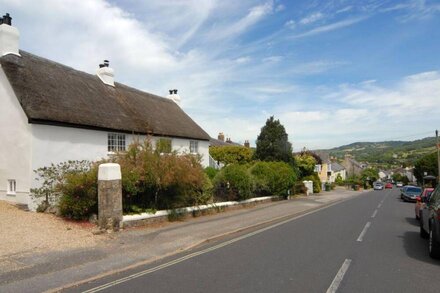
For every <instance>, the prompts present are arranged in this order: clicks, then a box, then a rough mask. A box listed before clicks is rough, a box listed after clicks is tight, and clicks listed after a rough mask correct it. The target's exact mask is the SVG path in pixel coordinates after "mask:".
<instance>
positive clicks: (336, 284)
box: [327, 259, 351, 293]
mask: <svg viewBox="0 0 440 293" xmlns="http://www.w3.org/2000/svg"><path fill="white" fill-rule="evenodd" d="M350 264H351V259H346V260H345V261H344V263H343V264H342V266H341V268H340V269H339V271H338V273H337V274H336V276H335V278H334V279H333V282H332V283H331V285H330V287H328V289H327V293H335V292H336V291H338V288H339V285H340V284H341V282H342V280H343V279H344V275H345V273H346V272H347V270H348V268H349V267H350Z"/></svg>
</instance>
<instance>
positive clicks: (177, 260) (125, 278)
mask: <svg viewBox="0 0 440 293" xmlns="http://www.w3.org/2000/svg"><path fill="white" fill-rule="evenodd" d="M344 201H345V200H344ZM341 202H343V201H338V202H335V203H332V204H329V205H327V206H324V207H321V208H318V209H316V210H313V211H310V212H307V213H305V214H302V215H299V216H296V217H293V218H290V219H287V220H284V221H282V222H279V223H276V224H274V225H271V226H268V227H265V228H262V229H259V230H256V231H254V232H251V233H248V234H245V235H242V236H240V237H237V238H234V239H231V240H229V241H226V242H223V243H220V244H217V245H215V246H212V247H209V248H206V249H204V250H201V251H197V252H194V253H191V254H188V255H186V256H183V257H181V258H178V259H175V260H172V261H170V262H167V263H164V264H161V265H159V266H157V267H154V268H151V269H147V270H144V271H141V272H138V273H135V274H132V275H130V276H127V277H124V278H121V279H118V280H115V281H112V282H109V283H106V284H103V285H101V286H98V287H95V288H92V289H89V290H86V291H83V293H95V292H99V291H102V290H105V289H108V288H110V287H113V286H116V285H118V284H121V283H125V282H127V281H130V280H133V279H136V278H139V277H142V276H144V275H148V274H150V273H153V272H155V271H158V270H161V269H164V268H167V267H169V266H172V265H175V264H178V263H180V262H183V261H185V260H188V259H191V258H193V257H196V256H199V255H201V254H205V253H208V252H211V251H213V250H217V249H219V248H222V247H224V246H227V245H230V244H232V243H234V242H237V241H240V240H243V239H245V238H248V237H251V236H254V235H257V234H260V233H262V232H264V231H267V230H270V229H273V228H275V227H278V226H281V225H284V224H286V223H288V222H291V221H294V220H296V219H299V218H302V217H305V216H307V215H310V214H313V213H316V212H319V211H321V210H324V209H326V208H329V207H331V206H333V205H336V204H339V203H341Z"/></svg>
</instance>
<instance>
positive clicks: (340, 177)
mask: <svg viewBox="0 0 440 293" xmlns="http://www.w3.org/2000/svg"><path fill="white" fill-rule="evenodd" d="M335 183H336V184H337V185H339V186H343V185H344V180H343V179H342V176H341V174H338V176H336V179H335Z"/></svg>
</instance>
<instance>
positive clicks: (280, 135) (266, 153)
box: [255, 116, 293, 163]
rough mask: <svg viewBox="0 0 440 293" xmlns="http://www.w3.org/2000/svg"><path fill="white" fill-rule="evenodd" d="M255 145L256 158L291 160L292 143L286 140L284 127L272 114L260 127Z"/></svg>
mask: <svg viewBox="0 0 440 293" xmlns="http://www.w3.org/2000/svg"><path fill="white" fill-rule="evenodd" d="M256 145H257V149H256V151H255V158H256V159H258V160H261V161H284V162H288V163H292V162H293V157H292V144H291V143H290V142H289V141H288V135H287V133H286V129H285V128H284V126H283V125H282V124H281V123H280V121H279V120H275V119H274V117H273V116H271V117H270V118H269V119H267V121H266V125H264V126H263V127H262V128H261V132H260V135H258V138H257V143H256Z"/></svg>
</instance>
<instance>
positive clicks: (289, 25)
mask: <svg viewBox="0 0 440 293" xmlns="http://www.w3.org/2000/svg"><path fill="white" fill-rule="evenodd" d="M284 26H285V27H287V28H289V29H294V28H295V27H296V21H294V20H293V19H291V20H288V21H286V22H285V23H284Z"/></svg>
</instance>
